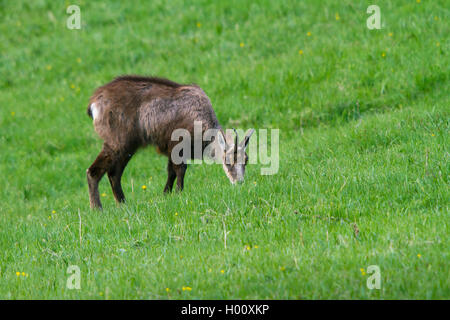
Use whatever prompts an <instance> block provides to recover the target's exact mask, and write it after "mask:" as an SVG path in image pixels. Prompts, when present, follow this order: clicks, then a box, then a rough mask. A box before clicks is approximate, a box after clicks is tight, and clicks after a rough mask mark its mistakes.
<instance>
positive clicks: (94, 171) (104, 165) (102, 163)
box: [86, 145, 112, 209]
mask: <svg viewBox="0 0 450 320" xmlns="http://www.w3.org/2000/svg"><path fill="white" fill-rule="evenodd" d="M111 164H112V154H111V150H110V149H109V148H108V147H107V146H105V145H103V149H102V151H100V153H99V155H98V156H97V159H95V161H94V162H93V163H92V165H91V166H90V167H89V169H87V171H86V176H87V181H88V186H89V202H90V205H91V208H92V209H101V208H102V203H101V202H100V195H99V194H98V183H99V182H100V180H101V178H102V177H103V175H104V174H105V172H106V171H107V170H108V169H109V168H110V166H111Z"/></svg>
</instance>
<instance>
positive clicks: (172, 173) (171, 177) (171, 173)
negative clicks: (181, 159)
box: [164, 158, 177, 193]
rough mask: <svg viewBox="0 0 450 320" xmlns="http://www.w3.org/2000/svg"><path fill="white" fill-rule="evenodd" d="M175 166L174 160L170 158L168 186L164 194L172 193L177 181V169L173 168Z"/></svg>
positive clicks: (168, 163)
mask: <svg viewBox="0 0 450 320" xmlns="http://www.w3.org/2000/svg"><path fill="white" fill-rule="evenodd" d="M173 166H174V164H173V162H172V160H171V159H170V158H169V161H168V162H167V182H166V186H165V187H164V193H168V192H172V188H173V183H174V181H175V178H176V177H177V174H176V173H175V169H174V168H173Z"/></svg>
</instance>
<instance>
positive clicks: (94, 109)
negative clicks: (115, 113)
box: [91, 102, 99, 121]
mask: <svg viewBox="0 0 450 320" xmlns="http://www.w3.org/2000/svg"><path fill="white" fill-rule="evenodd" d="M98 111H99V110H98V108H97V106H96V104H95V102H94V103H92V104H91V114H92V119H94V121H95V119H96V118H97V117H98Z"/></svg>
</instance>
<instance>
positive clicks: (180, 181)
mask: <svg viewBox="0 0 450 320" xmlns="http://www.w3.org/2000/svg"><path fill="white" fill-rule="evenodd" d="M186 169H187V164H185V163H182V164H179V165H174V170H175V173H176V175H177V191H183V188H184V174H185V173H186Z"/></svg>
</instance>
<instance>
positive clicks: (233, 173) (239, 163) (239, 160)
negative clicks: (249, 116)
mask: <svg viewBox="0 0 450 320" xmlns="http://www.w3.org/2000/svg"><path fill="white" fill-rule="evenodd" d="M233 130H234V132H235V134H236V136H235V139H234V143H229V142H227V140H226V139H225V137H224V136H223V134H222V132H221V131H219V132H218V134H217V138H218V142H219V143H218V145H219V148H220V149H221V151H222V152H221V153H222V159H221V160H222V163H223V170H224V171H225V173H226V175H227V177H228V179H229V180H230V182H231V183H232V184H235V183H236V182H237V183H241V182H243V181H244V174H245V166H246V165H247V162H248V156H247V153H246V152H245V150H246V149H247V147H248V142H249V141H250V137H251V135H252V134H253V132H254V131H255V130H254V129H249V130H248V131H247V133H246V134H245V137H244V140H242V141H241V143H239V137H238V134H237V132H236V130H235V129H234V128H233Z"/></svg>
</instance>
